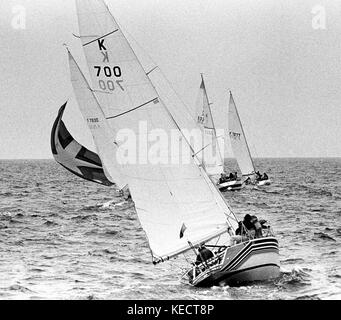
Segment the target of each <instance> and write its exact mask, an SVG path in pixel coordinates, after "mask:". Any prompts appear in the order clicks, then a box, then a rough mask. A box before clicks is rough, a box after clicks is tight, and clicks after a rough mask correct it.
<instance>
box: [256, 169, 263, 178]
mask: <svg viewBox="0 0 341 320" xmlns="http://www.w3.org/2000/svg"><path fill="white" fill-rule="evenodd" d="M256 175H257V178H256V179H257V180H261V178H262V175H261V174H260V172H259V171H257V172H256Z"/></svg>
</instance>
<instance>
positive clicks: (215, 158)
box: [196, 75, 224, 175]
mask: <svg viewBox="0 0 341 320" xmlns="http://www.w3.org/2000/svg"><path fill="white" fill-rule="evenodd" d="M196 121H197V124H198V126H199V128H200V129H201V132H202V139H201V141H202V146H201V152H198V153H197V155H198V157H199V158H200V159H201V161H202V163H203V164H204V165H205V168H206V171H207V173H208V174H209V175H219V174H221V173H222V172H224V167H223V159H222V156H221V152H220V149H219V144H218V139H217V134H216V129H215V126H214V121H213V116H212V112H211V107H210V103H209V100H208V96H207V91H206V87H205V83H204V78H203V75H201V84H200V89H199V96H198V99H197V102H196Z"/></svg>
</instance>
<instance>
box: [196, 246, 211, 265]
mask: <svg viewBox="0 0 341 320" xmlns="http://www.w3.org/2000/svg"><path fill="white" fill-rule="evenodd" d="M213 256H214V255H213V252H212V251H211V250H210V249H207V248H206V247H205V246H201V247H200V248H199V254H198V255H197V260H196V261H195V264H196V265H198V264H200V263H202V262H204V261H206V260H208V259H210V258H212V257H213Z"/></svg>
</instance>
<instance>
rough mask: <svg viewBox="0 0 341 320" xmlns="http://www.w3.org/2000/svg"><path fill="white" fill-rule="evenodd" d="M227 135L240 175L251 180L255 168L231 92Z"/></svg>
mask: <svg viewBox="0 0 341 320" xmlns="http://www.w3.org/2000/svg"><path fill="white" fill-rule="evenodd" d="M228 135H229V137H230V142H231V147H232V151H233V154H234V156H235V158H236V160H237V163H238V166H239V169H240V171H241V172H242V175H243V176H244V177H247V176H250V177H251V178H252V179H253V177H254V176H255V167H254V165H253V161H252V158H251V154H250V150H249V147H248V144H247V142H246V137H245V133H244V130H243V127H242V124H241V121H240V118H239V114H238V111H237V107H236V104H235V103H234V100H233V96H232V93H231V92H230V101H229V111H228Z"/></svg>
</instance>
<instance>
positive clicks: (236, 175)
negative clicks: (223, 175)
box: [234, 172, 238, 180]
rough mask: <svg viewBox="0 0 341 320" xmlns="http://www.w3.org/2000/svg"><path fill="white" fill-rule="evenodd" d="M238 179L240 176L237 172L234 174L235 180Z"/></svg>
mask: <svg viewBox="0 0 341 320" xmlns="http://www.w3.org/2000/svg"><path fill="white" fill-rule="evenodd" d="M237 179H238V174H237V172H235V173H234V180H237Z"/></svg>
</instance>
